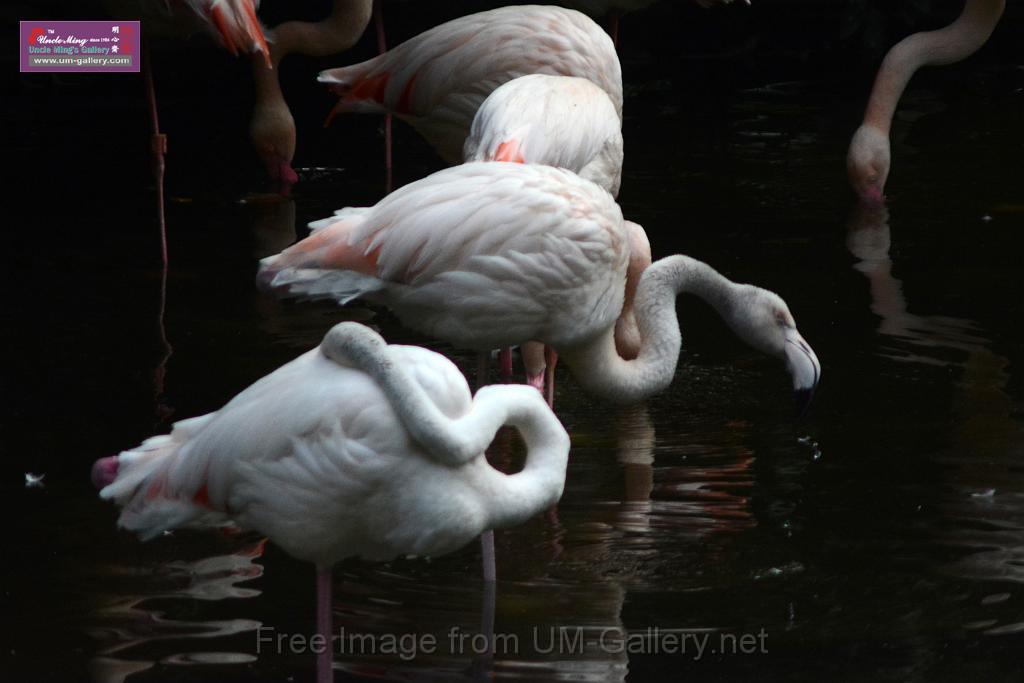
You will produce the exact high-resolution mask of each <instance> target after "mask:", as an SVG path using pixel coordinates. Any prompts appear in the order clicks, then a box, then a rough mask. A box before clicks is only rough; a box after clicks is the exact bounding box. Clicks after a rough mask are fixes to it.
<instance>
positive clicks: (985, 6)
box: [864, 0, 1006, 135]
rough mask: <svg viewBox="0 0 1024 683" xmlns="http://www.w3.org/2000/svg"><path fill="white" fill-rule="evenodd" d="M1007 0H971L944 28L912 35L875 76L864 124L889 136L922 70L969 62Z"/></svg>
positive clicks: (1000, 14) (985, 39) (896, 47)
mask: <svg viewBox="0 0 1024 683" xmlns="http://www.w3.org/2000/svg"><path fill="white" fill-rule="evenodd" d="M1005 5H1006V2H1005V0H967V2H966V4H965V5H964V9H963V12H961V13H960V16H959V17H957V19H956V20H955V21H954V22H953V23H952V24H950V25H949V26H946V27H944V28H941V29H938V30H936V31H924V32H921V33H915V34H913V35H911V36H908V37H906V38H904V39H903V40H901V41H900V42H899V43H897V44H896V45H895V46H894V47H893V48H892V49H891V50H889V53H888V54H887V55H886V56H885V60H884V61H883V62H882V66H881V68H880V69H879V71H878V75H877V76H876V77H875V85H874V88H873V89H872V91H871V99H870V100H868V106H867V111H866V112H865V114H864V123H865V124H866V125H870V126H873V127H875V128H877V129H878V130H880V131H882V132H883V133H885V134H886V135H888V134H889V128H890V126H891V125H892V118H893V115H894V114H895V112H896V105H897V104H898V103H899V100H900V96H901V95H902V94H903V91H904V90H905V89H906V87H907V83H908V82H909V81H910V78H911V77H912V76H913V75H914V72H916V71H917V70H918V69H919V68H921V67H922V66H929V65H942V64H952V63H954V62H959V61H960V60H962V59H966V58H967V57H969V56H970V55H971V54H973V53H974V52H975V51H976V50H977V49H978V48H980V47H981V46H982V45H984V44H985V41H987V40H988V38H989V36H991V35H992V31H993V30H995V27H996V24H997V23H999V18H1000V17H1001V16H1002V14H1003V8H1004V7H1005Z"/></svg>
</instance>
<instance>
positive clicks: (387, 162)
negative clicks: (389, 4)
mask: <svg viewBox="0 0 1024 683" xmlns="http://www.w3.org/2000/svg"><path fill="white" fill-rule="evenodd" d="M383 4H384V0H373V23H374V25H375V26H376V28H377V51H378V53H379V54H384V53H385V52H387V51H388V43H387V40H386V39H385V36H384V8H383ZM384 168H385V169H386V171H387V188H386V191H387V192H391V188H392V187H394V183H393V182H392V174H391V114H388V115H387V116H385V117H384Z"/></svg>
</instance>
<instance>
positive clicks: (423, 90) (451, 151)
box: [319, 5, 622, 164]
mask: <svg viewBox="0 0 1024 683" xmlns="http://www.w3.org/2000/svg"><path fill="white" fill-rule="evenodd" d="M534 73H541V74H551V75H558V76H577V77H579V78H586V79H588V80H590V81H592V82H594V83H595V84H596V85H597V86H598V87H600V88H601V89H602V90H604V91H605V92H606V93H608V96H609V97H610V98H611V100H612V102H613V103H614V105H615V111H616V113H617V114H618V115H619V118H620V119H621V118H622V70H621V68H620V67H619V59H618V56H617V55H616V54H615V47H614V46H613V45H612V41H611V39H610V38H609V37H608V36H607V34H605V32H604V31H603V30H601V27H600V26H598V25H597V24H595V23H594V22H593V21H592V20H591V19H590V18H589V17H587V16H586V15H584V14H581V13H580V12H577V11H575V10H569V9H564V8H562V7H551V6H542V5H523V6H512V7H499V8H497V9H493V10H489V11H487V12H479V13H477V14H471V15H469V16H465V17H460V18H459V19H454V20H452V21H449V22H447V23H444V24H441V25H440V26H436V27H434V28H432V29H430V30H428V31H425V32H424V33H421V34H420V35H418V36H416V37H414V38H411V39H410V40H407V41H406V42H404V43H402V44H401V45H398V46H397V47H394V48H392V49H391V50H388V51H387V52H385V53H384V54H382V55H380V56H378V57H375V58H373V59H370V60H368V61H365V62H362V63H360V64H354V65H352V66H345V67H340V68H337V69H329V70H327V71H324V72H322V73H321V74H320V77H319V80H320V82H322V83H325V84H327V85H328V86H330V88H331V89H332V90H333V91H334V92H336V93H337V94H338V95H340V96H341V99H340V100H339V101H338V103H337V105H335V107H334V110H333V111H332V112H331V114H332V116H333V115H334V114H336V113H339V112H368V113H382V114H383V113H393V114H394V115H395V116H397V117H398V118H400V119H403V120H405V121H407V122H408V123H410V124H411V125H412V126H413V127H414V128H416V130H417V131H418V132H419V133H420V134H421V135H422V136H423V137H424V138H426V140H427V141H428V142H429V143H430V144H431V145H432V146H433V147H434V148H435V149H436V150H437V152H438V153H439V154H440V155H441V157H442V158H443V159H445V160H446V161H447V162H449V163H453V164H455V163H459V162H460V161H462V151H463V145H464V143H465V140H466V137H467V136H468V135H469V129H470V125H471V124H472V122H473V116H474V115H475V114H476V111H477V109H479V108H480V105H481V104H482V103H483V101H484V99H485V98H486V97H487V96H488V95H489V94H491V92H492V91H493V90H494V89H495V88H497V87H498V86H499V85H501V84H502V83H505V82H507V81H510V80H512V79H514V78H518V77H519V76H525V75H527V74H534Z"/></svg>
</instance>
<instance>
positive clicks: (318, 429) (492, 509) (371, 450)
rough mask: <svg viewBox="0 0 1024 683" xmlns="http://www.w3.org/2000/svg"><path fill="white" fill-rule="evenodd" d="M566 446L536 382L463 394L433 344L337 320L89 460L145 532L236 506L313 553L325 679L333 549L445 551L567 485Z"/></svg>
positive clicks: (108, 493) (221, 518)
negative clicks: (518, 460) (513, 462)
mask: <svg viewBox="0 0 1024 683" xmlns="http://www.w3.org/2000/svg"><path fill="white" fill-rule="evenodd" d="M506 424H509V425H513V426H515V427H516V428H517V429H518V430H519V431H520V432H521V433H522V435H523V438H524V440H525V442H526V446H527V449H528V455H527V460H526V464H525V465H524V466H523V469H522V470H521V471H520V472H518V473H517V474H512V475H506V474H503V473H501V472H499V471H498V470H495V469H493V468H491V467H490V465H488V464H487V459H486V457H485V456H484V449H485V448H486V447H487V445H488V444H489V443H490V442H491V440H492V439H493V437H494V435H495V433H496V432H497V430H498V429H499V428H500V427H502V426H503V425H506ZM568 455H569V437H568V434H566V432H565V429H564V428H563V427H562V425H561V424H560V423H559V421H558V419H557V418H556V417H555V416H554V414H553V413H552V412H551V411H550V410H549V409H548V407H547V406H546V405H545V404H544V402H543V400H542V399H541V398H540V396H539V395H538V394H537V392H536V391H534V390H533V389H531V388H529V387H525V386H514V385H513V386H510V385H505V386H491V387H484V388H482V389H480V390H479V391H478V392H477V393H476V396H475V397H472V398H471V396H470V392H469V387H468V386H467V384H466V380H465V379H464V378H463V376H462V374H461V373H459V371H458V369H457V368H456V367H455V366H454V365H453V364H452V363H451V361H449V360H447V359H446V358H444V357H443V356H441V355H439V354H437V353H434V352H432V351H427V350H425V349H422V348H418V347H412V346H397V345H392V346H388V345H387V344H386V343H385V342H384V340H383V339H382V338H381V337H380V335H378V334H377V333H375V332H373V331H372V330H370V329H369V328H367V327H364V326H362V325H359V324H357V323H351V322H345V323H340V324H338V325H336V326H335V327H333V328H332V329H331V330H330V331H328V333H327V334H326V335H325V337H324V339H323V342H322V343H321V344H320V346H319V347H317V348H316V349H313V350H311V351H309V352H307V353H305V354H303V355H302V356H299V357H298V358H297V359H295V360H293V361H292V362H290V363H288V364H286V365H284V366H282V367H281V368H279V369H278V370H276V371H274V372H273V373H271V374H270V375H267V376H266V377H264V378H263V379H261V380H259V381H258V382H256V383H255V384H253V385H252V386H250V387H249V388H248V389H246V390H244V391H243V392H242V393H240V394H238V395H237V396H235V397H234V398H233V399H232V400H231V401H229V402H228V403H227V405H225V406H224V407H223V408H221V409H220V410H218V411H216V412H213V413H210V414H207V415H202V416H199V417H194V418H191V419H189V420H184V421H181V422H178V423H176V424H175V425H174V428H173V431H172V432H171V433H170V434H169V435H164V436H156V437H153V438H151V439H149V440H147V441H145V442H143V443H142V444H141V445H140V446H138V447H136V448H134V449H132V450H129V451H125V452H123V453H121V454H120V455H116V456H111V457H107V458H102V459H100V460H98V461H96V463H95V464H94V465H93V473H92V474H93V481H94V483H95V484H96V485H97V486H99V487H102V488H101V490H100V497H101V498H104V499H106V500H112V501H114V502H116V503H117V504H118V505H119V506H121V508H122V511H121V514H120V517H119V519H118V524H119V525H120V526H121V527H123V528H126V529H128V530H130V531H133V532H135V533H137V534H138V535H139V536H140V537H141V538H142V539H144V540H145V539H150V538H153V537H155V536H157V535H159V534H161V533H162V532H163V531H165V530H167V529H170V528H174V527H182V526H192V525H198V526H206V525H209V524H211V523H223V522H227V521H230V522H234V523H235V524H237V525H238V526H240V527H242V528H245V529H252V530H256V531H259V532H260V533H262V534H264V535H266V536H267V537H269V538H270V539H271V540H272V541H273V542H274V543H277V544H278V545H280V546H281V547H282V548H283V549H284V550H285V551H286V552H288V553H289V554H290V555H292V556H294V557H296V558H299V559H301V560H305V561H308V562H312V563H314V564H315V565H316V568H317V581H316V583H317V629H318V632H319V633H320V634H321V636H323V637H324V638H325V640H324V641H323V642H324V643H326V644H327V647H325V648H323V650H322V652H321V653H320V654H319V655H318V658H317V680H318V681H320V682H325V681H330V680H331V647H330V642H331V640H330V637H329V636H330V633H331V607H330V605H331V597H330V594H331V567H332V566H333V565H334V564H335V563H337V562H339V561H340V560H343V559H345V558H349V557H360V558H363V559H366V560H372V561H384V560H390V559H393V558H394V557H396V556H399V555H407V554H415V555H423V556H433V555H441V554H444V553H449V552H452V551H454V550H457V549H459V548H461V547H462V546H464V545H465V544H466V543H468V542H469V541H470V540H472V539H473V538H475V537H477V536H479V535H480V534H481V532H483V531H485V530H489V529H493V528H495V527H506V526H511V525H514V524H517V523H519V522H522V521H524V520H526V519H528V518H529V517H531V516H533V515H534V514H536V513H537V512H539V511H541V510H545V509H547V508H549V507H551V506H552V505H554V504H555V503H556V502H557V501H558V499H559V498H560V497H561V495H562V489H563V487H564V485H565V470H566V465H567V462H568Z"/></svg>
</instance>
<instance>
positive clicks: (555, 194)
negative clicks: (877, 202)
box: [259, 162, 820, 403]
mask: <svg viewBox="0 0 1024 683" xmlns="http://www.w3.org/2000/svg"><path fill="white" fill-rule="evenodd" d="M311 227H312V228H313V229H314V230H315V232H314V233H313V234H312V235H310V236H309V237H308V238H306V239H305V240H303V241H301V242H299V243H298V244H296V245H294V246H292V247H290V248H289V249H286V250H285V251H284V252H282V253H281V254H279V255H277V256H272V257H269V258H266V259H264V260H263V261H262V262H261V266H260V275H259V277H260V281H261V282H262V283H264V285H266V286H269V287H271V288H275V289H278V290H282V291H283V292H285V293H288V294H292V295H299V296H306V297H326V298H333V299H336V300H337V301H339V302H342V303H344V302H347V301H350V300H352V299H355V298H359V297H362V298H366V299H368V300H370V301H377V302H380V303H382V304H384V305H386V306H388V307H389V308H391V309H392V310H393V311H394V312H395V313H396V314H397V315H398V317H399V318H400V319H401V320H402V321H403V322H404V323H406V324H407V325H409V326H410V327H413V328H415V329H417V330H419V331H421V332H423V333H425V334H428V335H431V336H433V337H437V338H440V339H444V340H447V341H449V342H451V343H453V344H455V345H457V346H461V347H464V348H470V349H476V350H478V351H484V352H486V351H489V350H490V349H494V348H501V347H506V346H512V345H515V344H521V343H523V342H527V341H536V342H541V343H544V344H547V345H548V346H550V347H552V348H554V349H555V350H556V351H557V352H558V353H559V355H560V357H562V358H564V359H565V362H566V364H567V365H568V366H569V368H570V370H571V371H572V373H573V375H574V376H575V378H576V380H577V381H578V382H579V383H580V384H581V385H583V387H584V388H586V389H588V390H590V391H592V392H593V393H595V394H598V395H600V396H602V397H605V398H607V399H610V400H614V401H619V402H627V403H629V402H636V401H639V400H642V399H644V398H646V397H648V396H650V395H652V394H654V393H656V392H658V391H660V390H662V389H664V388H665V387H666V386H668V385H669V384H670V383H671V381H672V379H673V377H674V375H675V369H676V363H677V361H678V359H679V350H680V344H681V336H680V331H679V324H678V321H677V319H676V311H675V299H676V295H677V294H679V293H681V292H690V293H692V294H695V295H697V296H698V297H700V298H702V299H704V300H705V301H706V302H707V303H709V304H710V305H711V306H712V307H713V308H714V309H715V310H716V311H717V312H718V314H719V315H721V316H722V318H723V319H724V320H725V322H726V323H727V324H728V325H729V326H730V327H731V328H732V330H733V331H734V332H735V333H736V334H737V335H739V336H740V337H741V338H742V339H743V340H744V341H746V342H747V343H748V344H750V345H752V346H753V347H754V348H757V349H759V350H761V351H763V352H765V353H768V354H770V355H772V356H775V357H778V358H780V359H783V360H785V361H786V364H787V366H788V368H789V371H790V373H791V375H792V378H793V386H794V388H795V389H796V391H797V392H798V394H799V395H801V396H802V397H803V398H807V399H809V397H810V394H811V392H812V391H813V389H814V387H815V385H816V384H817V382H818V378H819V375H820V365H819V363H818V360H817V357H816V356H815V354H814V352H813V351H812V350H811V348H810V346H808V344H807V343H806V342H805V341H804V339H803V338H802V337H801V335H800V333H799V332H798V331H797V329H796V323H795V322H794V320H793V316H792V314H791V313H790V311H789V308H788V307H787V306H786V303H785V302H784V301H783V300H782V299H781V298H780V297H779V296H778V295H776V294H774V293H772V292H769V291H767V290H764V289H761V288H759V287H755V286H753V285H746V284H737V283H734V282H731V281H730V280H728V279H727V278H725V277H724V276H722V275H721V274H719V273H718V272H716V271H715V270H714V269H713V268H711V267H710V266H708V265H707V264H705V263H702V262H700V261H698V260H696V259H693V258H689V257H687V256H682V255H675V256H669V257H666V258H663V259H661V260H659V261H656V262H655V263H653V264H651V265H650V266H648V267H647V268H646V269H645V270H644V271H643V274H642V276H641V277H640V278H639V282H638V284H637V287H636V292H635V296H634V301H633V309H634V313H633V315H634V322H633V323H632V324H633V325H635V330H634V331H633V334H631V335H630V336H631V337H632V338H633V339H634V340H635V341H637V342H638V343H639V348H637V349H636V350H635V351H636V353H635V358H633V359H632V360H627V359H626V358H624V357H623V355H621V354H620V353H619V352H618V351H617V350H616V327H617V323H618V322H619V320H620V317H622V313H623V303H624V300H625V294H626V279H627V271H628V268H629V263H630V259H631V256H632V254H631V250H632V245H633V244H634V243H636V242H638V241H640V240H639V239H637V237H635V235H636V233H642V232H643V231H642V228H640V226H638V225H636V224H635V223H630V222H628V221H624V220H623V219H622V212H621V210H620V209H619V206H618V205H617V204H616V203H615V200H614V199H613V198H612V197H611V195H609V194H608V193H607V192H605V191H604V190H603V189H601V188H600V187H598V186H597V185H595V184H593V183H591V182H589V181H587V180H583V179H582V178H580V177H579V176H577V175H575V174H574V173H572V172H570V171H566V170H564V169H556V168H551V167H547V166H538V165H528V164H511V163H505V162H488V163H469V164H463V165H461V166H456V167H453V168H449V169H446V170H443V171H439V172H437V173H434V174H433V175H430V176H428V177H426V178H424V179H422V180H419V181H417V182H414V183H411V184H409V185H406V186H405V187H402V188H400V189H399V190H397V191H395V192H393V193H392V194H390V195H388V196H387V197H385V198H384V199H383V200H381V201H380V202H379V203H378V204H377V205H376V206H373V207H369V208H357V209H343V210H341V211H339V212H338V213H337V214H335V215H334V216H332V217H331V218H328V219H325V220H323V221H319V222H317V223H314V224H313V225H312V226H311ZM642 241H643V243H645V244H646V238H643V240H642ZM629 326H630V322H629V321H627V322H626V323H625V324H624V325H622V326H621V327H629ZM619 336H620V338H621V337H624V336H625V335H624V334H623V333H622V331H621V330H620V334H619Z"/></svg>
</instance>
